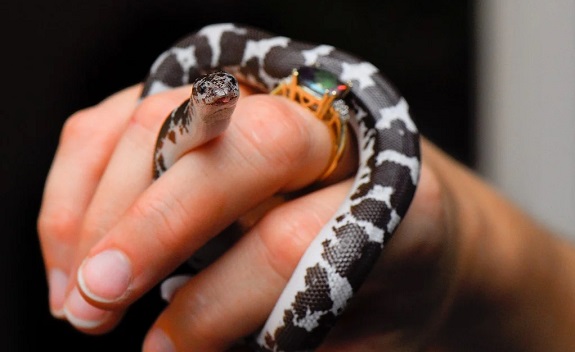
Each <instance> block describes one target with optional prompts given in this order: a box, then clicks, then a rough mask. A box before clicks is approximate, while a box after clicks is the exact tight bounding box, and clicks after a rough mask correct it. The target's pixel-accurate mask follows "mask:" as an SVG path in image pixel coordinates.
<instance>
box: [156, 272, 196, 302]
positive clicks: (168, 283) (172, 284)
mask: <svg viewBox="0 0 575 352" xmlns="http://www.w3.org/2000/svg"><path fill="white" fill-rule="evenodd" d="M191 279H192V276H191V275H176V276H172V277H169V278H167V279H166V280H164V282H162V285H161V286H160V294H161V296H162V299H163V300H164V301H166V302H168V303H170V302H171V301H172V298H173V297H174V295H175V294H176V292H177V291H178V290H179V289H180V288H181V287H182V286H184V285H185V284H186V283H187V282H188V281H190V280H191Z"/></svg>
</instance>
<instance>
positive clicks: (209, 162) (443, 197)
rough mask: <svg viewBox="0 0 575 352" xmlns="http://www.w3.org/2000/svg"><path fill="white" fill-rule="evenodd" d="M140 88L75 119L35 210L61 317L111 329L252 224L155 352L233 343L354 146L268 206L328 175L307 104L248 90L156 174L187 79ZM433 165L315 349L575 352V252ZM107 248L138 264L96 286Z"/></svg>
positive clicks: (266, 302) (459, 170)
mask: <svg viewBox="0 0 575 352" xmlns="http://www.w3.org/2000/svg"><path fill="white" fill-rule="evenodd" d="M140 89H141V87H140V86H134V87H131V88H128V89H126V90H124V91H121V92H119V93H117V94H115V95H113V96H111V97H110V98H108V99H106V100H105V101H103V102H102V103H100V104H98V105H97V106H94V107H91V108H88V109H85V110H83V111H80V112H78V113H77V114H75V115H73V116H72V117H70V119H69V120H68V121H67V122H66V124H65V126H64V128H63V131H62V136H61V141H60V145H59V147H58V151H57V153H56V156H55V159H54V163H53V165H52V169H51V171H50V174H49V177H48V179H47V182H46V187H45V193H44V199H43V204H42V208H41V212H40V215H39V219H38V231H39V236H40V240H41V245H42V251H43V255H44V261H45V264H46V273H47V277H48V281H49V288H50V310H51V312H52V314H53V315H54V316H55V317H57V318H60V319H67V320H68V321H70V322H71V323H72V325H74V326H75V327H76V328H77V329H78V330H81V331H83V332H86V333H90V334H100V333H105V332H107V331H109V330H111V329H112V328H113V327H114V326H115V325H116V324H117V323H118V321H119V320H120V319H121V317H122V315H123V313H124V311H125V310H126V308H127V307H128V306H129V305H130V304H131V303H133V302H134V301H136V300H137V299H138V298H139V297H140V296H141V295H143V294H144V293H145V292H146V291H147V290H149V289H150V288H151V287H153V286H154V285H155V284H156V283H157V282H159V281H161V280H162V279H163V278H164V277H165V276H166V275H168V274H169V273H170V272H171V270H172V269H174V268H175V267H176V266H178V265H179V264H180V263H181V262H183V261H184V260H185V259H186V258H188V257H189V255H190V254H191V253H193V252H194V251H195V250H196V249H197V248H199V247H201V245H202V244H203V243H205V242H206V241H207V240H208V239H209V238H211V237H212V236H215V235H216V234H217V233H219V232H220V231H221V230H223V229H224V228H225V227H226V226H227V225H229V224H230V223H232V222H233V221H235V220H236V219H241V220H242V222H241V223H242V224H243V226H244V229H245V230H246V234H245V235H244V236H243V237H242V238H241V240H240V241H239V242H238V243H237V244H236V245H235V246H234V247H232V248H231V249H230V250H229V251H228V252H227V253H226V254H225V255H224V256H223V257H221V258H220V259H219V260H218V261H216V262H215V263H214V264H213V265H211V266H210V267H208V268H207V269H206V270H204V271H202V272H201V273H200V274H199V275H198V276H196V277H195V278H194V279H192V280H190V281H188V282H187V283H185V284H184V285H183V286H182V287H181V288H180V289H179V290H178V291H177V292H176V294H175V295H174V297H173V298H172V300H171V303H170V304H169V305H168V307H167V308H166V309H165V311H164V312H163V313H162V314H161V315H160V316H159V317H158V319H157V321H156V322H155V324H154V325H153V326H152V327H151V328H150V333H149V334H148V336H147V337H146V339H145V341H144V346H143V351H145V352H151V351H220V350H225V349H227V348H229V347H230V346H232V345H233V344H234V341H236V340H237V339H238V338H240V337H241V336H245V335H248V334H250V333H252V332H253V331H255V330H257V328H258V327H259V326H260V325H261V324H262V323H263V321H264V320H265V318H266V317H267V315H268V314H269V312H270V311H271V309H272V307H273V304H274V303H275V300H276V298H277V296H278V295H279V293H280V292H281V290H282V288H283V286H284V285H285V283H286V282H287V279H288V278H289V276H290V274H291V272H292V270H293V269H294V267H295V265H296V264H297V260H298V258H299V256H300V255H301V254H302V253H303V251H304V249H305V248H306V247H307V244H308V243H309V242H310V241H311V239H312V238H313V236H314V235H315V234H316V233H317V232H318V230H319V229H320V228H321V226H322V225H323V224H324V223H325V222H326V221H327V220H328V219H329V217H330V216H331V215H332V214H333V213H334V212H335V210H336V208H337V207H338V205H339V204H340V203H341V201H342V200H343V199H344V198H345V196H346V192H347V190H348V189H349V187H350V185H351V183H350V180H346V179H345V176H344V175H346V174H349V172H350V171H352V170H353V169H354V166H355V165H354V162H353V160H354V158H353V156H354V155H355V154H354V151H353V150H350V151H349V152H348V154H347V157H346V159H345V160H344V161H343V162H342V163H341V164H340V167H339V169H338V171H337V173H336V174H335V175H334V176H333V177H331V178H330V180H329V182H327V183H326V184H324V185H322V187H316V188H315V190H314V191H312V192H310V193H308V194H306V195H304V196H301V197H298V198H295V199H292V200H290V201H285V202H277V201H273V202H270V201H269V199H272V197H273V196H274V195H275V194H278V193H286V192H293V191H296V190H299V189H301V188H303V187H305V186H308V185H310V184H312V183H313V182H314V180H315V179H316V178H317V177H318V176H319V175H321V173H322V171H323V167H325V165H326V164H327V163H328V159H329V147H330V144H331V140H330V136H329V133H328V131H327V129H326V128H325V126H324V125H323V124H322V123H321V122H319V121H318V120H317V119H315V118H314V117H313V116H312V115H311V113H309V112H308V111H305V110H304V109H303V108H301V107H300V106H298V105H296V104H294V103H292V102H289V101H287V100H285V99H282V98H278V97H272V96H267V95H253V96H251V93H253V92H250V91H249V90H248V89H246V88H244V89H243V90H242V98H241V99H240V101H239V102H238V107H237V109H236V112H235V113H234V116H233V119H232V123H231V125H230V127H229V129H228V130H227V131H226V132H225V133H224V135H223V136H221V137H220V138H217V139H215V140H213V141H211V142H209V143H207V144H205V145H203V146H201V147H199V148H197V149H195V150H194V151H192V152H190V153H188V154H186V155H184V156H183V157H182V158H181V159H180V160H179V161H178V162H177V163H176V164H175V165H174V166H173V167H172V168H171V169H170V170H169V171H168V172H167V173H166V174H165V175H163V176H162V177H161V178H160V179H159V180H157V181H156V182H153V183H152V175H151V172H149V173H148V172H146V171H148V170H150V167H151V166H150V165H151V159H152V155H153V153H152V148H153V146H154V142H155V138H156V135H157V131H158V129H159V127H160V126H161V123H162V122H163V119H164V117H165V116H167V114H168V113H169V112H170V111H171V109H172V108H173V107H175V106H177V105H179V104H180V103H181V101H182V100H183V99H185V98H186V97H187V95H188V94H189V88H181V89H176V90H174V91H171V92H167V93H162V94H158V95H155V96H152V97H149V98H147V99H146V100H144V101H143V102H142V103H141V104H139V105H137V104H136V101H137V97H138V95H139V91H140ZM268 117H273V118H268ZM422 157H423V163H422V173H421V181H420V182H421V183H420V186H419V188H418V190H417V193H416V195H415V199H414V201H413V203H412V206H411V208H410V209H409V211H408V213H407V215H406V217H405V219H404V220H403V222H402V224H401V225H400V227H399V229H398V231H397V233H396V234H395V237H394V238H393V239H392V240H391V241H390V242H389V244H388V245H387V247H386V248H385V250H384V255H382V256H381V258H380V260H379V261H378V263H377V265H376V267H375V268H374V270H373V272H372V274H371V275H370V277H369V278H368V280H367V281H366V283H365V285H364V286H363V287H362V289H361V290H360V292H359V293H358V295H357V298H356V299H355V300H354V301H353V302H352V304H351V306H350V308H349V309H348V311H346V314H345V315H344V316H343V317H342V319H341V320H340V321H339V322H338V324H337V325H336V327H335V328H334V329H333V330H332V332H331V334H330V335H329V336H328V338H327V340H326V342H325V344H324V345H322V348H321V349H320V350H321V351H372V350H373V351H381V350H385V351H396V350H397V351H410V350H428V351H452V350H453V351H485V350H490V351H493V350H505V351H567V350H575V335H573V334H572V331H571V327H572V326H575V249H574V247H573V246H572V245H571V244H569V243H567V242H565V241H564V240H562V239H561V238H560V237H558V236H556V235H555V234H553V233H551V232H550V231H549V230H548V229H545V228H543V227H542V226H540V225H539V224H537V223H536V222H534V221H533V220H532V219H531V218H529V217H528V216H526V215H525V214H524V213H523V212H522V211H521V210H519V209H518V208H517V207H516V206H514V205H513V204H511V203H510V202H508V201H507V200H505V199H504V198H503V197H502V196H501V195H500V194H498V193H497V192H496V191H495V190H494V189H492V188H491V187H490V186H489V185H487V184H486V183H485V182H484V181H482V180H481V179H480V178H478V177H477V176H476V175H475V174H473V172H472V171H470V170H468V169H466V168H465V167H464V166H462V165H461V164H459V163H458V162H456V161H454V160H453V159H451V158H450V157H449V156H448V155H446V154H445V153H443V152H442V151H441V150H439V149H438V148H437V147H435V146H434V145H433V144H432V143H431V142H429V141H427V140H426V139H423V140H422ZM197 204H202V206H201V207H197ZM261 204H267V205H266V206H261ZM270 204H271V205H270ZM258 205H260V206H259V207H257V206H258ZM254 208H257V209H258V210H257V211H251V210H252V209H254ZM262 209H263V210H262ZM118 250H120V251H121V252H118ZM102 253H104V255H103V256H102V255H101V254H102ZM98 256H99V257H100V258H102V257H106V258H115V259H116V261H117V262H118V261H119V262H120V263H124V264H125V269H121V270H120V269H118V268H119V266H118V265H114V266H113V269H114V270H112V272H111V273H110V274H106V275H103V276H104V277H105V280H101V282H100V283H98V282H96V281H95V280H91V279H93V278H94V275H93V274H95V273H98V272H104V273H105V270H106V267H105V265H104V267H102V266H97V265H95V264H94V260H93V259H94V258H97V257H98ZM109 263H110V262H109ZM113 263H116V262H113ZM116 264H117V263H116ZM109 267H110V265H109V266H108V269H109ZM122 274H124V275H122ZM78 278H80V279H81V280H80V281H78ZM366 321H369V322H370V323H369V324H365V322H366ZM238 322H240V323H239V324H238ZM161 348H163V349H161ZM235 349H236V350H237V349H239V348H235Z"/></svg>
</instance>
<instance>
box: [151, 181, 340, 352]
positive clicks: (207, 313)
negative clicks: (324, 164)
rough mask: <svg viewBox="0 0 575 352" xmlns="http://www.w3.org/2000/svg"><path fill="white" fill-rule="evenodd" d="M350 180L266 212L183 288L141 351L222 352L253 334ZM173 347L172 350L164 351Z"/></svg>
mask: <svg viewBox="0 0 575 352" xmlns="http://www.w3.org/2000/svg"><path fill="white" fill-rule="evenodd" d="M350 186H351V181H346V182H341V183H339V184H336V185H333V186H330V187H328V188H324V189H321V190H319V191H317V192H314V193H312V194H309V195H307V196H304V197H301V198H298V199H296V200H294V201H292V202H289V203H286V204H283V205H281V206H279V207H278V208H275V209H274V210H272V211H270V212H269V213H268V214H267V215H266V216H265V217H264V218H263V219H262V220H261V221H260V222H259V223H258V224H257V225H256V226H255V227H254V228H253V229H252V230H251V231H250V232H249V233H248V234H247V235H246V236H244V237H243V238H242V239H241V240H240V242H239V243H238V244H237V245H236V246H234V247H233V248H232V249H231V250H230V251H228V252H226V254H224V256H223V257H222V258H220V259H219V260H218V261H217V262H215V263H214V264H213V265H212V266H210V267H208V268H207V269H206V270H204V271H202V272H201V273H200V274H199V275H197V276H196V277H194V278H193V279H192V280H190V281H188V283H186V284H185V285H184V286H182V287H181V288H180V289H179V290H178V291H177V292H176V294H175V296H174V297H173V299H172V301H171V303H170V304H169V306H168V307H167V308H166V310H165V311H164V312H163V313H162V314H161V315H160V317H159V318H158V320H157V321H156V323H155V324H154V326H153V327H152V329H151V330H150V333H149V335H148V336H147V338H146V340H145V342H144V348H143V351H144V352H147V351H155V350H158V349H154V348H157V347H158V346H162V344H163V345H164V350H166V351H168V350H169V351H222V350H225V349H226V348H227V347H229V346H230V345H231V344H232V343H234V342H235V341H237V340H238V339H239V338H241V337H243V336H247V335H249V334H250V333H252V332H253V331H255V330H256V329H257V328H258V327H259V326H261V324H262V323H263V321H264V320H265V318H266V317H267V315H268V314H269V312H270V311H271V309H272V307H273V305H274V303H275V301H276V299H277V297H278V296H279V294H280V292H281V290H282V289H283V287H284V286H285V284H286V283H287V280H288V279H289V276H290V275H291V273H292V271H293V270H294V268H295V266H296V265H297V262H298V260H299V258H300V256H301V255H302V253H303V252H304V251H305V249H306V248H307V247H308V245H309V243H310V242H311V241H312V239H313V238H314V237H315V236H316V234H317V233H318V232H319V230H320V229H321V227H322V226H323V225H324V224H325V223H326V222H327V221H328V219H329V218H330V217H331V216H333V214H334V213H335V211H336V209H337V207H338V206H339V204H340V203H341V202H342V201H343V199H344V198H345V195H346V194H347V192H348V190H349V188H350ZM166 345H168V346H169V345H171V348H172V349H169V348H168V347H166Z"/></svg>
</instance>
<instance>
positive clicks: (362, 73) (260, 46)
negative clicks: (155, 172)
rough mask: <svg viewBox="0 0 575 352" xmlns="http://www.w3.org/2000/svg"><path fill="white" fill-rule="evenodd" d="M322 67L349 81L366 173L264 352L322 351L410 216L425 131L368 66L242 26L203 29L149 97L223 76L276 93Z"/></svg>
mask: <svg viewBox="0 0 575 352" xmlns="http://www.w3.org/2000/svg"><path fill="white" fill-rule="evenodd" d="M301 66H316V67H319V68H321V69H324V70H327V71H329V72H331V73H333V74H335V75H336V76H337V77H338V78H339V80H340V81H341V82H351V84H352V88H351V92H350V93H349V94H348V95H347V97H346V102H347V104H348V105H349V107H350V108H351V110H352V114H351V115H352V119H351V121H350V124H351V126H352V128H353V129H354V131H355V133H356V136H357V141H358V149H359V167H358V170H357V174H356V177H355V182H354V184H353V186H352V188H351V191H350V193H349V195H348V197H347V198H346V200H345V202H344V203H343V204H342V205H341V206H340V208H339V209H338V210H337V212H336V214H335V215H334V217H333V218H332V219H331V220H330V221H329V222H328V223H327V224H326V225H325V226H324V227H323V229H322V230H321V232H320V233H319V234H318V235H317V237H316V238H315V240H314V241H313V243H312V244H311V245H310V246H309V248H308V249H307V251H306V252H305V254H304V255H303V257H302V258H301V261H300V262H299V264H298V266H297V268H296V269H295V271H294V273H293V275H292V277H291V279H290V280H289V282H288V284H287V286H286V287H285V289H284V291H283V292H282V294H281V296H280V298H279V299H278V301H277V303H276V305H275V307H274V309H273V311H272V313H271V314H270V316H269V318H268V320H267V322H266V323H265V325H264V326H263V328H262V330H261V332H260V333H259V334H258V336H257V337H256V344H257V347H256V348H257V349H259V350H262V351H307V350H313V349H315V348H316V347H317V346H319V345H320V344H321V342H322V340H323V338H324V337H325V335H326V334H327V333H328V331H329V330H330V328H331V327H332V326H333V325H334V323H335V320H336V318H337V317H338V316H339V315H341V314H342V312H343V311H344V309H345V307H346V305H347V304H348V302H349V300H350V299H351V298H352V296H353V295H354V293H355V292H356V291H357V290H358V289H359V287H360V285H361V283H362V282H363V281H364V279H365V278H366V276H367V274H368V273H369V272H370V270H371V268H372V266H373V265H374V263H375V261H376V259H377V258H378V257H379V254H380V252H381V250H382V249H383V247H384V245H385V244H386V242H387V241H388V240H389V239H390V238H391V236H392V234H393V233H394V231H395V229H396V228H397V225H398V224H399V223H400V221H401V219H402V218H403V216H404V215H405V213H406V211H407V209H408V207H409V205H410V203H411V200H412V198H413V195H414V193H415V188H416V185H417V183H418V179H419V173H420V150H419V135H418V131H417V128H416V126H415V124H414V123H413V121H412V120H411V118H410V116H409V108H408V105H407V103H406V101H405V100H404V99H403V98H402V97H401V96H400V95H399V93H398V92H397V91H396V90H395V89H394V88H393V87H392V85H391V84H390V83H389V81H387V80H386V79H385V78H384V77H383V76H382V75H381V74H380V73H379V71H378V69H377V68H376V67H375V66H374V65H372V64H370V63H369V62H366V61H363V60H361V59H359V58H357V57H355V56H353V55H350V54H348V53H345V52H342V51H340V50H338V49H336V48H334V47H332V46H329V45H313V44H307V43H302V42H298V41H295V40H292V39H290V38H287V37H282V36H275V35H271V34H269V33H266V32H263V31H261V30H258V29H255V28H251V27H248V26H243V25H237V24H229V23H225V24H216V25H210V26H207V27H204V28H202V29H200V30H199V31H198V32H196V33H195V34H192V35H190V36H188V37H186V38H184V39H183V40H181V41H180V42H178V43H176V44H175V45H174V46H173V47H172V48H170V49H168V50H167V51H165V52H164V53H163V54H162V55H161V56H160V57H159V58H158V59H157V60H156V62H155V63H154V64H153V66H152V68H151V71H150V74H149V77H148V79H147V80H146V82H145V87H144V91H143V97H145V96H148V95H151V94H154V93H157V92H161V91H164V90H168V89H171V88H174V87H177V86H181V85H185V84H189V83H190V82H192V81H193V80H194V79H196V78H197V77H199V76H201V75H203V74H206V73H208V72H213V71H215V70H224V71H226V72H229V73H231V74H233V75H235V76H236V77H237V78H238V80H240V81H241V82H243V83H245V84H248V85H251V86H254V87H256V88H259V89H261V90H263V91H267V92H269V91H270V90H271V89H272V88H273V87H274V86H276V85H277V84H278V83H279V82H280V81H282V80H283V79H285V78H286V77H288V76H289V75H290V74H291V73H292V70H293V69H294V68H299V67H301Z"/></svg>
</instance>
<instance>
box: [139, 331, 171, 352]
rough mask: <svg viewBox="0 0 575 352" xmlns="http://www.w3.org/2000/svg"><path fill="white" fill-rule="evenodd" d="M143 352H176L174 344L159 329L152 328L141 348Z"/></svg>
mask: <svg viewBox="0 0 575 352" xmlns="http://www.w3.org/2000/svg"><path fill="white" fill-rule="evenodd" d="M142 351H143V352H176V348H175V347H174V343H173V342H172V340H171V339H170V337H169V336H168V335H167V334H166V333H165V332H164V331H163V330H162V329H160V328H158V327H156V328H153V329H152V330H151V331H150V332H149V333H148V335H147V336H146V338H145V339H144V344H143V347H142Z"/></svg>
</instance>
